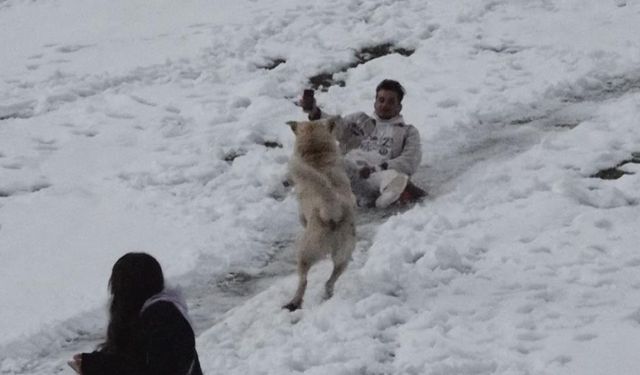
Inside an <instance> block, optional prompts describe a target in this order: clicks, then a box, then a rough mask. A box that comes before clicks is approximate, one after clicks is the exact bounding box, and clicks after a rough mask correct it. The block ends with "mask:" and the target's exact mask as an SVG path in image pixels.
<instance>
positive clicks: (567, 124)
mask: <svg viewBox="0 0 640 375" xmlns="http://www.w3.org/2000/svg"><path fill="white" fill-rule="evenodd" d="M639 20H640V4H638V3H636V2H633V1H624V0H616V1H613V0H611V1H597V0H589V1H577V0H575V1H564V0H563V1H560V0H544V1H543V0H540V1H520V0H517V1H506V0H503V1H500V0H498V1H495V0H492V1H488V0H487V1H472V0H467V1H462V0H460V1H430V2H425V1H422V0H404V1H377V0H368V1H364V0H349V1H343V0H328V1H325V2H306V3H302V2H298V1H294V0H280V1H277V0H254V1H250V0H239V1H234V2H222V1H205V0H187V1H181V2H179V3H177V2H171V1H164V0H160V1H154V2H151V3H149V2H142V1H137V0H136V1H131V0H128V1H124V0H115V1H109V2H105V1H79V0H38V1H26V0H4V1H1V0H0V25H1V26H0V27H1V30H2V33H1V34H0V40H1V41H2V45H3V47H4V50H5V53H3V54H2V55H1V56H0V260H1V261H0V271H1V272H0V284H1V285H3V288H0V299H1V300H2V301H3V304H2V305H3V307H2V308H1V309H0V332H2V338H1V339H0V373H3V374H5V373H6V374H50V373H52V372H59V371H69V372H70V371H71V370H70V369H68V368H66V367H64V366H65V365H64V362H65V361H66V359H67V358H68V357H69V356H70V355H71V354H72V353H74V352H77V351H87V350H91V349H92V348H93V346H94V345H95V344H96V343H97V342H99V341H100V339H101V334H102V331H103V329H104V324H105V320H106V316H105V314H104V304H105V303H106V298H107V293H106V282H107V279H108V275H109V272H110V268H111V265H112V264H113V262H114V261H115V259H117V258H118V257H119V256H120V255H122V254H123V253H125V252H127V251H133V250H138V251H147V252H150V253H152V254H154V255H155V256H157V257H158V258H159V260H160V261H161V263H162V264H163V267H164V268H165V270H166V273H167V275H168V276H169V277H170V280H171V281H172V282H173V283H178V284H181V285H182V286H183V287H184V288H185V291H186V293H187V295H188V297H189V304H190V307H191V309H192V312H193V314H194V316H195V318H196V319H195V320H196V327H197V330H198V333H199V338H198V349H199V352H200V356H201V361H202V365H203V368H204V370H205V372H206V373H207V374H287V373H308V374H327V373H335V374H443V375H445V374H609V373H616V374H635V373H637V370H636V369H637V368H638V367H640V359H638V357H637V355H635V352H636V348H638V347H640V302H638V301H640V298H639V297H640V272H638V269H639V267H640V255H637V254H636V253H635V251H636V244H637V243H638V242H639V239H640V238H639V237H640V234H639V233H638V231H637V227H638V224H639V223H640V218H639V216H640V209H639V208H638V204H639V202H640V192H639V191H640V189H638V188H639V185H640V179H639V178H638V174H634V173H636V172H640V164H639V162H640V128H639V127H638V121H639V120H638V119H640V69H639V68H638V66H640V65H639V64H640V41H639V40H638V38H637V35H639V34H640V22H638V21H639ZM371 47H378V48H375V49H372V48H371ZM394 51H395V52H394ZM366 52H378V53H380V54H382V55H384V56H380V57H378V58H375V59H370V58H371V57H373V56H371V55H369V56H365V55H367V54H366ZM388 52H391V53H389V54H386V53H388ZM363 56H365V57H363ZM359 58H360V59H359ZM321 73H328V74H327V76H328V75H329V74H333V75H332V81H330V82H329V81H327V82H328V84H331V83H333V85H331V86H328V90H326V91H324V92H318V93H317V98H318V101H319V102H320V103H321V104H322V106H323V108H325V109H326V110H327V111H329V112H333V113H343V114H346V113H349V112H353V111H360V110H364V111H370V110H371V109H372V106H373V97H374V88H375V85H376V84H377V83H378V82H379V81H380V80H381V79H383V78H393V79H397V80H399V81H400V82H402V83H403V84H404V86H405V87H406V89H407V96H406V99H405V101H404V110H403V114H404V116H405V119H407V120H408V121H409V122H411V123H413V124H414V125H415V126H416V127H417V128H418V129H419V130H420V132H421V135H422V140H423V152H424V155H425V157H424V159H423V163H422V165H421V168H420V171H419V172H418V174H417V175H416V176H415V179H416V180H417V181H418V182H419V183H420V184H422V185H423V186H425V187H427V188H428V189H429V191H430V196H429V198H428V199H427V200H426V201H424V202H422V203H420V204H419V205H417V206H415V207H412V208H410V209H408V210H399V211H391V212H382V213H375V212H364V211H363V212H360V218H359V219H358V224H359V225H358V232H359V234H358V236H359V239H360V240H359V242H358V246H357V251H356V253H355V254H354V259H353V262H352V263H351V265H350V267H349V269H348V271H347V272H346V273H345V275H344V276H343V277H342V278H341V279H340V280H339V282H338V284H337V286H336V294H335V296H334V297H333V298H332V299H330V300H327V301H322V300H321V297H320V296H321V293H320V287H321V284H322V282H323V281H324V279H325V278H326V277H327V276H328V273H329V272H330V264H329V263H328V262H324V263H321V264H320V265H319V266H318V267H316V268H314V269H313V270H312V272H311V277H310V288H309V291H308V292H307V299H306V301H305V305H304V308H303V310H301V311H298V312H294V313H289V312H287V311H284V310H282V309H281V308H280V306H281V305H282V304H283V303H284V302H286V300H287V298H288V297H290V295H291V293H292V292H293V288H294V287H295V276H294V264H293V257H294V255H293V249H292V246H291V243H292V240H293V238H294V237H295V234H296V233H297V232H298V230H299V224H298V223H297V214H296V203H295V200H294V199H293V197H292V196H291V195H290V194H288V192H287V191H286V190H285V189H284V187H283V186H282V184H281V181H282V178H283V175H284V173H285V170H286V163H287V160H288V157H289V155H290V153H291V145H292V142H293V137H292V135H291V134H290V130H289V129H288V128H287V127H286V126H284V122H285V121H286V120H290V119H301V118H303V114H302V113H301V111H300V110H299V108H297V107H296V106H295V105H294V103H293V102H294V101H295V99H296V97H297V96H298V95H299V94H300V92H301V91H302V89H303V88H306V87H309V85H310V83H309V79H310V78H311V77H312V76H316V75H319V74H321ZM338 81H341V82H343V85H342V86H341V85H338V84H337V82H338Z"/></svg>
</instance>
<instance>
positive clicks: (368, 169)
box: [300, 79, 426, 208]
mask: <svg viewBox="0 0 640 375" xmlns="http://www.w3.org/2000/svg"><path fill="white" fill-rule="evenodd" d="M404 95H405V90H404V88H403V87H402V85H401V84H400V83H399V82H398V81H394V80H391V79H385V80H383V81H382V82H380V83H379V84H378V86H377V87H376V98H375V102H374V105H373V108H374V113H373V116H369V115H367V114H365V113H364V112H357V113H353V114H350V115H347V116H345V117H342V118H340V119H339V120H338V121H337V122H336V124H337V126H336V130H335V131H336V138H337V139H338V141H339V143H340V150H341V151H342V153H343V154H344V155H345V167H346V169H347V174H348V175H349V179H350V180H351V188H352V190H353V192H354V194H355V195H356V198H357V200H358V205H359V206H366V207H380V208H384V207H387V206H389V205H391V204H393V203H395V202H400V203H405V204H406V203H409V202H414V201H417V200H419V199H420V198H422V197H424V196H425V195H426V192H425V191H424V190H422V189H420V188H419V187H417V186H415V185H414V184H413V183H412V182H411V181H410V180H409V179H410V177H411V175H412V174H414V173H415V172H416V170H417V169H418V166H419V165H420V161H421V159H422V149H421V146H420V133H419V132H418V130H417V129H416V128H415V127H414V126H413V125H409V124H406V123H405V122H404V119H403V118H402V115H400V112H401V111H402V99H403V98H404ZM300 105H301V106H302V109H303V110H304V111H305V112H307V113H308V115H309V119H310V120H317V119H320V118H323V117H329V116H330V115H327V114H326V113H324V112H323V111H322V110H321V109H320V108H319V107H318V106H317V105H316V101H315V99H314V97H313V91H311V90H305V93H304V95H303V97H302V99H301V101H300Z"/></svg>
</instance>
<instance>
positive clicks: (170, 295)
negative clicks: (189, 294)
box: [140, 288, 193, 329]
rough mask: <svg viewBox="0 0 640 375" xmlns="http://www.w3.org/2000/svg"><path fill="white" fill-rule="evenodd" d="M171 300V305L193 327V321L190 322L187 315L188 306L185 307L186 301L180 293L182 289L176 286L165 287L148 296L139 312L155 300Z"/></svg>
mask: <svg viewBox="0 0 640 375" xmlns="http://www.w3.org/2000/svg"><path fill="white" fill-rule="evenodd" d="M161 301H163V302H171V303H173V305H174V306H175V307H176V308H177V309H178V311H180V313H181V314H182V316H184V318H185V319H186V320H187V322H189V325H190V326H191V328H192V329H193V323H192V322H191V318H190V317H189V308H188V307H187V303H186V301H185V299H184V296H183V295H182V291H181V290H180V289H177V288H165V289H164V290H163V291H162V292H160V293H158V294H155V295H153V296H151V297H149V299H148V300H146V301H145V302H144V304H143V305H142V308H141V309H140V314H141V315H142V313H143V312H144V311H145V310H146V309H147V308H149V306H151V305H153V304H154V303H156V302H161Z"/></svg>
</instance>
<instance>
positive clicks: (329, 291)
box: [324, 262, 348, 299]
mask: <svg viewBox="0 0 640 375" xmlns="http://www.w3.org/2000/svg"><path fill="white" fill-rule="evenodd" d="M347 263H348V262H342V263H334V264H333V272H331V276H330V277H329V280H327V282H326V283H325V284H324V298H325V299H329V298H331V296H333V287H334V285H335V284H336V281H337V280H338V278H339V277H340V275H342V273H343V272H344V270H345V269H347Z"/></svg>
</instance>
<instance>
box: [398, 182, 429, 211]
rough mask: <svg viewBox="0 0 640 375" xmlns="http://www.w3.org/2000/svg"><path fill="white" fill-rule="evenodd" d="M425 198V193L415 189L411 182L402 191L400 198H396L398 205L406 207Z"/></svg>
mask: <svg viewBox="0 0 640 375" xmlns="http://www.w3.org/2000/svg"><path fill="white" fill-rule="evenodd" d="M426 196H427V192H426V191H424V190H423V189H421V188H419V187H417V186H416V185H414V184H413V183H412V182H411V181H408V182H407V186H406V187H405V189H404V191H403V192H402V194H400V198H398V203H400V204H401V205H406V204H409V203H414V202H417V201H419V200H420V199H422V198H424V197H426Z"/></svg>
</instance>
